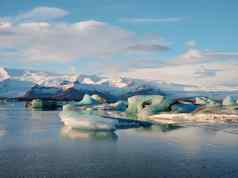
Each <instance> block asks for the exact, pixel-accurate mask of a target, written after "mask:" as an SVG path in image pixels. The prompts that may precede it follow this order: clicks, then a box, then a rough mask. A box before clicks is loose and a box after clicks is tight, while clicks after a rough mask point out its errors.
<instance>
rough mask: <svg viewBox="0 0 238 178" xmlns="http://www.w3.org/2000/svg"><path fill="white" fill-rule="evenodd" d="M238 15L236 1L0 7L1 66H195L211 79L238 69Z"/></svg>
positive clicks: (109, 69)
mask: <svg viewBox="0 0 238 178" xmlns="http://www.w3.org/2000/svg"><path fill="white" fill-rule="evenodd" d="M237 9H238V1H236V0H229V1H227V0H209V1H208V0H196V1H195V0H179V1H175V0H140V1H138V0H130V1H129V0H120V1H115V0H100V1H97V0H70V1H63V0H58V1H57V0H32V1H30V0H21V1H19V0H1V2H0V57H1V59H0V65H1V66H6V67H12V68H33V69H39V70H50V71H57V72H65V71H68V70H70V69H71V68H75V69H76V70H77V71H78V72H79V73H118V72H119V73H120V72H128V71H131V70H132V71H135V69H136V70H140V69H142V71H144V69H145V68H146V70H148V69H150V68H153V70H154V68H158V69H159V68H161V67H163V66H164V65H166V66H167V67H168V66H169V67H174V66H176V65H178V64H179V65H185V64H186V65H187V64H191V67H192V66H194V64H196V65H197V66H198V68H199V70H205V72H204V73H205V74H209V72H207V70H208V71H209V70H215V71H216V68H215V69H214V66H213V68H211V65H219V66H220V68H221V65H224V66H225V65H230V64H235V65H236V64H237V63H238V62H237V61H238V60H237V59H238V46H237V41H238V35H237V33H238V21H237V18H238V11H237ZM174 61H176V62H174ZM194 61H195V62H194ZM201 66H202V69H201ZM225 67H228V66H225ZM225 67H224V68H225ZM204 68H205V69H204ZM218 68H219V67H218ZM220 68H219V70H217V71H220V70H221V69H220ZM228 68H229V67H228ZM171 70H172V69H171ZM196 70H197V69H196ZM234 70H235V69H234ZM223 71H224V70H223ZM130 73H131V72H130ZM132 73H133V72H132ZM138 73H139V72H138ZM194 73H197V71H195V72H194ZM133 74H134V73H133Z"/></svg>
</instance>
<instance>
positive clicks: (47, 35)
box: [0, 20, 166, 62]
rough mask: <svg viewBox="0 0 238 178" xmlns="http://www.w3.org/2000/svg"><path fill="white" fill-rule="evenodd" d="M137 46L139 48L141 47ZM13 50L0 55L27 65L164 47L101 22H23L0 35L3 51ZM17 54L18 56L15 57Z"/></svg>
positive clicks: (0, 44) (162, 48)
mask: <svg viewBox="0 0 238 178" xmlns="http://www.w3.org/2000/svg"><path fill="white" fill-rule="evenodd" d="M138 43H139V44H140V45H139V46H138ZM1 47H2V48H3V47H4V48H6V47H7V48H12V49H15V50H14V55H13V54H10V55H9V51H7V52H6V53H4V51H2V53H1V54H0V56H4V57H5V59H8V58H7V54H8V56H9V57H11V58H15V59H18V60H24V61H25V62H29V61H31V62H34V61H37V62H48V61H52V60H56V61H67V60H73V59H79V58H83V57H91V58H98V57H105V56H111V55H113V54H118V53H121V52H123V53H127V52H128V51H132V52H138V51H148V52H152V51H155V50H158V51H160V50H164V49H165V48H166V46H165V45H163V44H160V43H159V42H157V43H151V44H150V43H148V42H146V43H145V44H144V43H143V41H141V40H139V39H138V38H137V37H136V35H135V34H134V33H131V32H128V31H127V30H124V29H122V28H118V27H115V26H112V25H110V24H107V23H103V22H98V21H93V20H90V21H81V22H76V23H52V24H51V23H48V22H23V23H19V24H15V25H14V26H12V27H11V28H9V29H8V34H6V33H1V32H0V48H1ZM16 51H17V53H16Z"/></svg>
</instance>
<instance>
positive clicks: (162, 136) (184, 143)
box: [0, 103, 238, 178]
mask: <svg viewBox="0 0 238 178" xmlns="http://www.w3.org/2000/svg"><path fill="white" fill-rule="evenodd" d="M58 113H59V111H33V110H31V109H26V108H24V104H23V103H6V104H1V106H0V177H24V178H25V177H77V178H78V177H79V178H81V177H82V178H95V177H97V178H110V177H116V178H127V177H128V178H129V177H130V178H133V177H134V178H145V177H148V178H160V177H161V178H166V177H167V178H176V177H179V178H181V177H184V178H185V177H189V178H192V177H196V178H197V177H202V178H208V177H209V178H213V177H214V178H215V177H216V178H217V177H222V178H225V177H227V178H232V177H238V167H237V165H238V125H237V124H205V123H204V124H199V125H198V124H184V125H182V126H181V127H176V126H169V125H158V126H153V127H152V128H137V129H122V130H117V131H116V132H86V131H80V130H74V129H69V128H67V127H65V126H64V125H63V123H61V121H60V118H59V116H58Z"/></svg>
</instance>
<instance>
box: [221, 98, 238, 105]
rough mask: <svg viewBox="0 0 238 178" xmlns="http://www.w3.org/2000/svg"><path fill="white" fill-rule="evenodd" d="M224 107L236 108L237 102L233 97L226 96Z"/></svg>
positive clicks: (223, 102)
mask: <svg viewBox="0 0 238 178" xmlns="http://www.w3.org/2000/svg"><path fill="white" fill-rule="evenodd" d="M222 105H223V106H235V105H237V103H236V100H235V99H234V98H233V97H232V96H226V97H225V98H224V99H223V101H222Z"/></svg>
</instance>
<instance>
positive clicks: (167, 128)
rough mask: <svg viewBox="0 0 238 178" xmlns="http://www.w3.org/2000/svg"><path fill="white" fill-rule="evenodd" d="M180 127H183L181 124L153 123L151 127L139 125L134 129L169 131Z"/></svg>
mask: <svg viewBox="0 0 238 178" xmlns="http://www.w3.org/2000/svg"><path fill="white" fill-rule="evenodd" d="M180 128H183V126H180V125H177V124H155V125H153V126H152V127H141V128H137V129H135V130H136V131H144V132H169V131H173V130H177V129H180Z"/></svg>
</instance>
